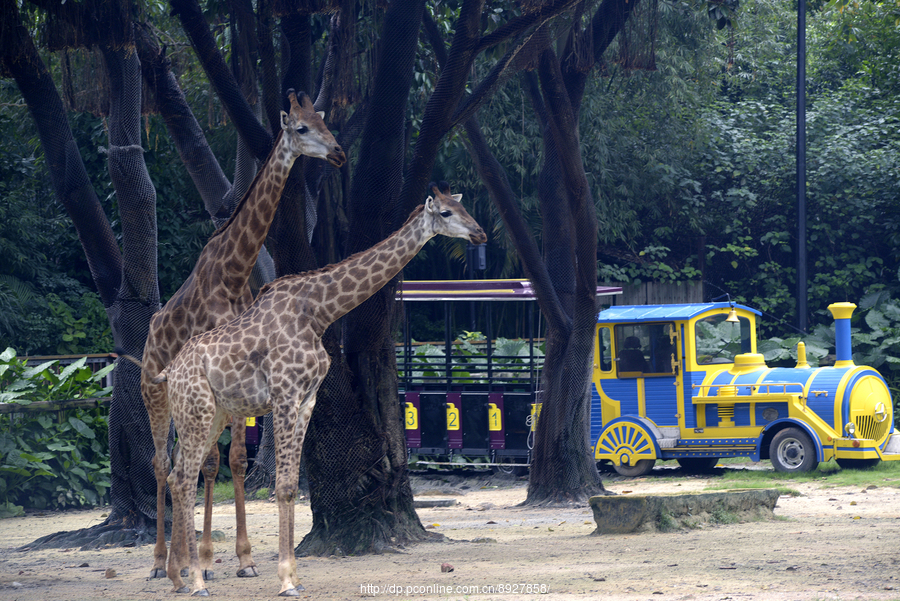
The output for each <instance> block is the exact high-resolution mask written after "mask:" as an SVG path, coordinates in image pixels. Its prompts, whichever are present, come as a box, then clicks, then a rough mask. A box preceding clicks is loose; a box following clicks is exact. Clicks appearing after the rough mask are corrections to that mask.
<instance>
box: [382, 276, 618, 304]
mask: <svg viewBox="0 0 900 601" xmlns="http://www.w3.org/2000/svg"><path fill="white" fill-rule="evenodd" d="M614 294H622V289H621V288H618V287H614V286H597V296H610V295H614ZM534 299H535V295H534V289H533V288H532V287H531V282H530V281H529V280H418V281H417V280H407V281H404V282H401V284H400V288H399V289H398V290H397V300H403V301H456V300H467V301H475V300H478V301H503V300H534Z"/></svg>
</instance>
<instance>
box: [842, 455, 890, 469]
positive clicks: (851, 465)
mask: <svg viewBox="0 0 900 601" xmlns="http://www.w3.org/2000/svg"><path fill="white" fill-rule="evenodd" d="M835 461H837V464H838V465H839V466H841V469H842V470H867V469H869V468H873V467H875V466H876V465H878V464H879V463H881V459H879V458H878V457H875V458H874V459H846V458H843V457H842V458H841V459H835Z"/></svg>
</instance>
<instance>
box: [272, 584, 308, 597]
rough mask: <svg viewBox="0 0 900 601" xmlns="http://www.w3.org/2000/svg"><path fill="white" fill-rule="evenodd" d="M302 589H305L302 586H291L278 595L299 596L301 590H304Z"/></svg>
mask: <svg viewBox="0 0 900 601" xmlns="http://www.w3.org/2000/svg"><path fill="white" fill-rule="evenodd" d="M302 590H304V588H303V587H302V586H300V587H294V588H289V589H288V590H286V591H283V592H280V593H278V596H279V597H299V596H300V591H302Z"/></svg>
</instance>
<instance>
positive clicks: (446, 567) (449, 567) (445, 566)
mask: <svg viewBox="0 0 900 601" xmlns="http://www.w3.org/2000/svg"><path fill="white" fill-rule="evenodd" d="M441 571H442V572H452V571H453V566H452V565H450V564H449V563H442V564H441Z"/></svg>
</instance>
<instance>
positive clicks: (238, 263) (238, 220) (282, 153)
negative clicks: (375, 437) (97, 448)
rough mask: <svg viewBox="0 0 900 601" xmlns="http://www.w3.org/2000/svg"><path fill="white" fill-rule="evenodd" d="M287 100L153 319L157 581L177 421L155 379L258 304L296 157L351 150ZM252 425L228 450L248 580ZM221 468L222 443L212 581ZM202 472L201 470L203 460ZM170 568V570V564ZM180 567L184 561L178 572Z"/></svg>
mask: <svg viewBox="0 0 900 601" xmlns="http://www.w3.org/2000/svg"><path fill="white" fill-rule="evenodd" d="M288 99H289V101H290V105H291V106H290V113H289V114H288V113H285V112H284V111H282V112H281V132H280V133H279V135H278V138H277V139H276V140H275V144H274V146H273V148H272V151H271V152H270V153H269V156H268V158H267V159H266V162H265V163H264V164H263V165H262V167H261V168H260V170H259V172H258V173H257V174H256V177H255V178H254V180H253V182H252V183H251V184H250V188H249V189H248V190H247V192H246V194H244V197H243V198H242V199H241V201H240V203H238V206H237V207H236V208H235V210H234V212H233V213H232V215H231V218H230V219H229V220H228V221H227V222H226V223H225V224H224V225H223V226H222V227H221V228H219V229H218V230H217V231H216V232H215V233H214V234H213V235H212V237H211V238H210V239H209V241H208V242H207V243H206V246H205V247H204V248H203V250H202V251H201V253H200V257H199V258H198V259H197V264H196V265H195V266H194V269H193V271H192V272H191V274H190V275H189V276H188V278H187V280H185V282H184V283H183V284H182V285H181V288H179V289H178V291H177V292H176V293H175V294H174V295H173V296H172V298H171V299H170V300H169V301H168V302H167V303H166V304H165V306H164V307H163V308H162V309H161V310H160V311H159V312H158V313H156V314H155V315H154V316H153V318H152V319H151V320H150V333H149V335H148V336H147V343H146V345H145V346H144V354H143V365H142V368H141V394H142V396H143V398H144V406H145V407H146V408H147V413H148V415H149V418H150V429H151V432H152V435H153V445H154V448H155V452H156V454H155V456H154V459H153V468H154V474H155V476H156V509H157V515H156V546H155V547H154V551H153V555H154V563H153V570H152V571H151V573H150V577H151V578H165V577H166V536H165V507H166V505H165V503H166V478H167V477H168V475H169V468H170V463H169V456H168V453H167V449H166V446H167V440H168V436H169V426H170V423H171V402H170V399H169V395H168V389H167V385H166V384H164V383H163V384H160V383H155V382H153V381H152V379H153V377H154V376H155V375H156V374H158V373H159V371H160V370H161V369H163V368H164V367H165V366H166V365H168V364H169V362H170V361H172V359H173V358H174V357H175V356H176V354H177V353H178V351H179V350H181V347H182V346H184V344H185V343H186V342H187V341H188V340H189V339H190V338H191V337H192V336H196V335H197V334H201V333H203V332H206V331H208V330H211V329H213V328H214V327H216V326H218V325H221V324H223V323H226V322H228V321H229V320H231V319H232V318H234V317H236V316H238V315H240V314H241V313H242V312H243V311H244V310H245V309H246V308H247V307H249V306H250V303H252V302H253V295H252V293H251V291H250V287H249V285H248V280H249V278H250V273H251V271H252V269H253V265H254V264H255V263H256V259H257V256H258V255H259V251H260V249H261V248H262V245H263V243H264V242H265V239H266V236H267V235H268V232H269V226H270V225H271V224H272V219H273V218H274V216H275V210H276V209H277V208H278V202H279V201H280V199H281V193H282V191H283V189H284V184H285V181H287V177H288V173H289V172H290V170H291V166H292V165H293V164H294V161H295V160H296V159H297V157H299V156H301V155H306V156H310V157H316V158H321V159H325V160H327V161H328V162H329V163H331V164H332V165H334V166H336V167H340V166H341V165H343V164H344V162H345V161H346V160H347V159H346V156H345V155H344V151H343V150H341V147H340V146H339V145H338V144H337V142H336V141H335V139H334V136H332V134H331V132H330V131H329V130H328V128H327V127H326V125H325V122H324V121H323V113H317V112H316V110H315V109H314V108H313V105H312V102H311V101H310V99H309V97H307V95H306V94H304V93H303V92H301V93H300V97H299V100H298V98H297V95H296V94H295V93H294V91H293V90H289V91H288ZM245 429H246V427H245V421H244V420H235V422H234V424H233V425H232V443H231V452H230V453H229V460H230V464H231V470H232V477H233V481H234V497H235V517H236V520H237V541H236V543H235V550H236V552H237V556H238V559H239V560H240V568H239V570H238V576H241V577H246V576H257V575H258V572H257V571H256V564H255V563H254V562H253V558H252V557H251V555H250V542H249V540H248V539H247V522H246V514H245V511H244V476H245V474H246V469H247V449H246V445H245ZM179 436H180V433H179ZM218 469H219V452H218V448H217V447H216V445H212V448H211V450H210V451H209V453H208V455H207V458H206V461H205V462H204V463H203V467H202V470H203V477H204V482H205V489H206V490H205V492H206V494H205V503H204V520H203V539H202V542H201V545H200V548H201V551H202V556H203V569H204V572H205V575H206V576H207V577H208V578H211V577H212V572H211V571H210V568H211V567H212V540H211V530H212V485H213V483H214V482H215V478H216V473H217V472H218ZM197 470H200V466H199V465H198V466H197ZM196 474H197V471H195V472H194V478H195V479H196ZM173 555H174V549H173ZM182 555H183V553H182ZM169 565H170V569H171V566H172V564H171V562H170V563H169ZM185 565H187V564H185ZM181 567H184V566H180V567H179V568H178V569H179V570H180V569H181Z"/></svg>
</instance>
